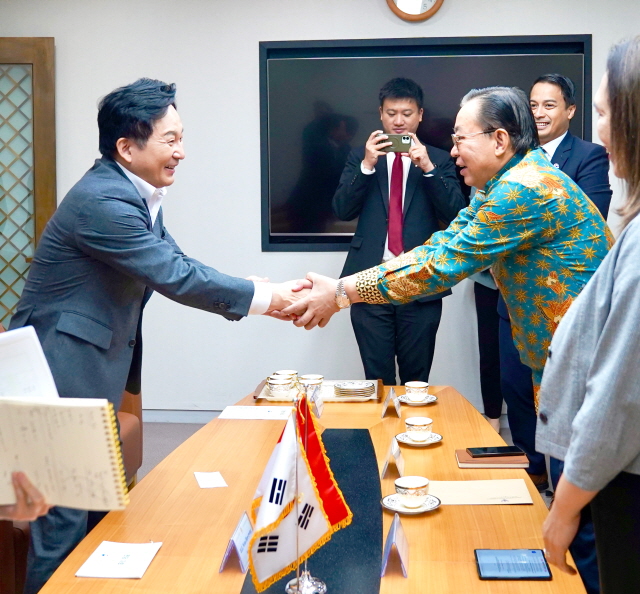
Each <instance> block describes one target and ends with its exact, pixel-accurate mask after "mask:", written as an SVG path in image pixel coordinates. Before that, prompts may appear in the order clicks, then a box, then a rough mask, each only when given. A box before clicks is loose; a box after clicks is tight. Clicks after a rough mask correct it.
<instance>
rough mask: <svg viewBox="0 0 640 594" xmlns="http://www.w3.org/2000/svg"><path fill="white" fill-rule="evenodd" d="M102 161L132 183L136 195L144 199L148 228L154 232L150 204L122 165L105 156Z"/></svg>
mask: <svg viewBox="0 0 640 594" xmlns="http://www.w3.org/2000/svg"><path fill="white" fill-rule="evenodd" d="M100 161H102V163H103V165H105V166H106V167H108V168H109V169H111V170H112V171H114V172H116V173H117V174H118V175H119V176H120V177H122V178H124V179H126V180H127V181H128V182H129V183H130V184H131V186H132V187H133V190H134V192H135V193H136V196H138V198H139V199H140V200H141V201H142V203H143V204H144V209H145V210H146V211H147V229H149V231H151V232H153V226H152V224H151V213H150V212H149V206H148V205H147V201H146V200H145V199H144V198H142V196H140V193H139V192H138V190H137V188H136V187H135V186H134V185H133V183H132V181H131V180H130V179H129V178H128V177H127V176H126V175H125V174H124V172H123V171H122V169H120V166H119V165H118V164H117V163H116V162H115V161H111V160H110V159H105V158H104V157H102V159H100Z"/></svg>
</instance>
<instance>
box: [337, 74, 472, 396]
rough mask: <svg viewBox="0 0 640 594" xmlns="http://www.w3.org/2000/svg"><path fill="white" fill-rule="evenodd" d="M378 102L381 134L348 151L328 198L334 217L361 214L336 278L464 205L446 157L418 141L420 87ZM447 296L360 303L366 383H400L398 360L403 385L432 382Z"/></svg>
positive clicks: (417, 237)
mask: <svg viewBox="0 0 640 594" xmlns="http://www.w3.org/2000/svg"><path fill="white" fill-rule="evenodd" d="M379 99H380V120H381V122H382V128H383V129H382V130H374V131H373V132H372V133H371V134H370V136H369V138H368V140H367V142H366V144H365V146H364V147H361V148H358V149H354V150H352V151H351V153H350V154H349V157H348V158H347V163H346V165H345V168H344V171H343V172H342V176H341V178H340V184H339V185H338V189H337V190H336V193H335V195H334V197H333V211H334V213H335V215H336V216H337V217H338V218H339V219H342V220H345V221H349V220H352V219H355V218H356V217H359V221H358V226H357V228H356V232H355V234H354V237H353V240H352V242H351V246H350V248H349V253H348V255H347V260H346V262H345V265H344V268H343V270H342V274H341V275H340V276H341V277H342V276H348V275H351V274H355V273H357V272H360V271H362V270H366V269H367V268H370V267H372V266H377V265H378V264H381V263H383V262H387V261H388V260H391V259H393V258H395V257H396V256H399V255H400V254H403V253H404V252H405V251H409V250H411V249H413V248H414V247H416V246H418V245H422V244H423V243H424V242H425V241H427V240H428V239H429V238H430V237H431V235H432V234H433V233H434V232H436V231H438V230H439V228H440V227H439V221H442V222H443V223H444V224H445V225H447V224H449V223H450V222H451V221H452V220H453V219H454V218H455V217H456V215H457V214H458V211H459V210H460V209H461V208H464V207H465V206H466V200H465V198H464V195H463V193H462V189H461V187H460V183H459V182H458V179H457V177H456V171H455V166H454V164H453V161H452V159H451V157H450V156H449V154H448V153H447V152H446V151H443V150H440V149H437V148H435V147H432V146H429V145H425V144H423V143H421V142H420V140H418V137H417V136H416V131H417V130H418V126H419V124H420V122H421V121H422V115H423V108H422V104H423V92H422V89H421V88H420V86H419V85H418V84H417V83H416V82H414V81H413V80H410V79H407V78H394V79H393V80H390V81H389V82H387V83H386V84H385V85H384V86H383V87H382V89H381V90H380V95H379ZM388 135H397V136H396V137H395V138H394V137H392V138H391V139H390V138H389V137H388ZM403 137H404V138H403ZM406 137H409V138H410V143H409V144H408V145H407V144H406ZM404 147H406V149H405V150H406V152H404V151H402V149H403V148H404ZM394 150H400V151H402V152H393V151H394ZM450 293H451V292H450V291H449V290H443V291H442V292H440V293H437V294H436V295H432V296H429V297H424V298H422V299H419V300H416V301H412V302H411V303H408V304H406V305H391V304H387V305H384V306H378V305H376V306H372V305H369V304H367V303H358V304H355V305H354V306H353V307H352V308H351V323H352V325H353V330H354V332H355V335H356V340H357V342H358V348H359V349H360V356H361V358H362V363H363V366H364V370H365V375H366V377H367V379H382V380H383V382H384V383H385V384H387V385H395V384H397V383H398V382H397V380H396V357H397V362H398V368H399V371H400V382H401V383H403V384H404V383H405V382H407V381H412V380H420V381H428V380H429V372H430V370H431V363H432V361H433V353H434V350H435V340H436V332H437V330H438V326H439V324H440V316H441V313H442V297H444V296H446V295H449V294H450Z"/></svg>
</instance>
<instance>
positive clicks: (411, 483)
mask: <svg viewBox="0 0 640 594" xmlns="http://www.w3.org/2000/svg"><path fill="white" fill-rule="evenodd" d="M395 487H396V493H397V494H398V499H399V500H400V503H401V504H402V505H404V506H405V507H408V508H411V509H415V508H417V507H420V506H421V505H423V504H424V502H425V501H426V500H427V495H429V479H428V478H425V477H423V476H402V477H400V478H398V479H396V481H395Z"/></svg>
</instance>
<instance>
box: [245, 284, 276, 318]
mask: <svg viewBox="0 0 640 594" xmlns="http://www.w3.org/2000/svg"><path fill="white" fill-rule="evenodd" d="M253 286H254V291H253V299H252V300H251V305H250V306H249V315H250V316H261V315H262V314H263V313H265V312H266V311H267V310H268V309H269V306H270V305H271V298H272V297H273V289H272V288H271V283H261V282H258V281H253Z"/></svg>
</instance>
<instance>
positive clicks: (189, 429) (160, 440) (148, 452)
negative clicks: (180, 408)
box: [138, 422, 204, 480]
mask: <svg viewBox="0 0 640 594" xmlns="http://www.w3.org/2000/svg"><path fill="white" fill-rule="evenodd" d="M203 426H204V425H199V424H197V423H148V422H145V423H144V437H143V442H144V443H143V446H142V447H143V454H142V467H141V468H140V470H139V471H138V480H140V479H142V477H144V476H145V475H146V474H148V473H149V471H150V470H152V469H153V468H155V466H157V465H158V463H159V462H162V460H164V459H165V458H166V457H167V456H168V455H169V454H170V453H171V452H173V450H175V449H176V448H177V447H178V446H179V445H180V444H181V443H182V442H184V441H186V440H187V439H189V438H190V437H191V436H192V435H193V434H194V433H195V432H196V431H197V430H198V429H200V428H201V427H203Z"/></svg>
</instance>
